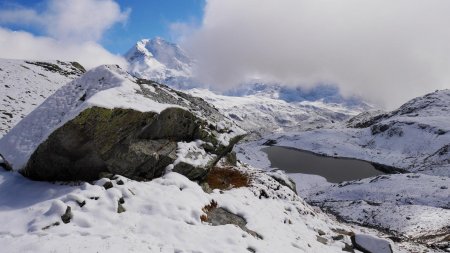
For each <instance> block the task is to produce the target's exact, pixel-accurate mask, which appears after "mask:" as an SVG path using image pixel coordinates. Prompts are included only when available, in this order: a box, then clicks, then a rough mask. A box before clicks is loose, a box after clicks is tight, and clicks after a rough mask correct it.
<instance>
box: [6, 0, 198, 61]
mask: <svg viewBox="0 0 450 253" xmlns="http://www.w3.org/2000/svg"><path fill="white" fill-rule="evenodd" d="M74 1H76V0H74ZM46 2H47V1H45V0H42V1H36V0H0V10H1V9H3V10H5V9H17V8H20V7H26V8H29V9H33V10H36V11H37V12H41V11H43V10H45V8H46ZM116 2H117V3H118V4H119V5H120V7H121V9H122V10H123V11H125V10H127V9H131V12H130V14H129V16H128V19H127V21H126V22H125V23H124V24H121V23H120V24H115V25H114V26H113V27H112V28H111V29H108V30H106V32H105V33H104V35H103V36H102V38H101V40H100V41H99V43H100V44H101V45H102V46H103V47H105V48H106V49H107V50H109V51H110V52H112V53H114V54H123V53H124V52H125V51H127V50H128V49H129V48H130V47H131V46H132V45H133V44H134V43H135V42H136V41H137V40H139V39H142V38H153V37H155V36H160V37H163V38H165V39H167V40H173V39H174V38H173V35H172V34H171V31H170V29H169V27H170V24H172V23H176V22H182V23H189V24H197V23H200V22H201V19H202V15H203V7H204V4H205V3H204V0H116ZM1 26H2V27H4V28H7V29H10V30H24V31H27V32H30V33H32V34H34V35H38V36H42V35H45V31H43V30H42V29H41V28H40V27H37V26H33V25H30V24H13V23H10V24H2V25H1Z"/></svg>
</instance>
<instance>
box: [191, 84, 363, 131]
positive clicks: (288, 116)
mask: <svg viewBox="0 0 450 253" xmlns="http://www.w3.org/2000/svg"><path fill="white" fill-rule="evenodd" d="M186 92H188V93H189V94H191V95H193V96H197V97H201V98H204V99H205V100H206V101H208V102H209V103H211V104H213V105H214V106H215V107H216V108H218V109H219V110H220V111H221V112H222V113H223V114H224V115H227V116H228V117H230V118H232V119H233V120H235V121H236V123H237V124H239V125H240V126H241V127H242V128H244V129H246V130H247V131H249V132H253V133H257V135H258V136H261V135H263V134H267V133H272V132H287V131H302V130H311V129H316V128H323V127H326V128H334V127H336V126H340V122H342V121H344V120H346V119H348V118H349V117H351V116H354V115H356V114H358V113H359V112H360V110H361V108H357V109H351V108H347V107H345V106H343V105H340V104H327V103H323V102H321V101H303V102H291V103H289V102H286V101H284V100H280V99H276V98H271V97H268V96H264V95H246V96H241V97H237V96H224V95H217V94H215V93H213V92H211V91H208V90H203V89H192V90H187V91H186Z"/></svg>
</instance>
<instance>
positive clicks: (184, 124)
mask: <svg viewBox="0 0 450 253" xmlns="http://www.w3.org/2000/svg"><path fill="white" fill-rule="evenodd" d="M200 124H201V123H200V119H198V118H196V117H195V116H194V115H193V114H192V113H190V112H188V111H186V110H183V109H181V108H168V109H166V110H164V111H162V112H161V114H159V115H156V117H155V120H153V122H152V123H151V124H149V125H148V126H146V127H145V128H144V130H143V131H142V133H141V136H140V137H141V138H143V139H150V140H159V139H171V140H174V141H186V142H189V141H192V140H194V137H197V136H198V135H199V133H198V129H199V126H200Z"/></svg>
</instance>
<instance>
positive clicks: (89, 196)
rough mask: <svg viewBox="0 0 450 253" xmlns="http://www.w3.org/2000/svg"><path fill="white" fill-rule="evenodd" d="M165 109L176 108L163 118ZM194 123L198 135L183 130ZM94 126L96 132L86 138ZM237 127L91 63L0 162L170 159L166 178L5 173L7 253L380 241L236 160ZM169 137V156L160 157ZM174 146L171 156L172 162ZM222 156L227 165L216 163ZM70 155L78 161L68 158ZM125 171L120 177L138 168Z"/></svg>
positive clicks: (189, 101) (3, 148)
mask: <svg viewBox="0 0 450 253" xmlns="http://www.w3.org/2000/svg"><path fill="white" fill-rule="evenodd" d="M169 111H170V112H173V114H168V113H165V112H169ZM180 113H181V114H180ZM142 117H143V118H142ZM104 119H106V121H104ZM105 122H106V123H105ZM163 123H166V124H163ZM191 126H192V127H194V128H193V129H192V130H193V131H194V132H195V131H197V132H198V131H200V132H198V134H199V135H193V136H189V137H186V136H181V135H179V134H180V133H179V132H180V131H181V132H183V131H188V128H191ZM180 127H181V128H180ZM202 127H206V128H205V129H202ZM171 129H172V130H173V131H171ZM183 129H184V130H183ZM186 129H187V130H186ZM92 131H94V133H95V134H94V135H89V133H91V132H92ZM189 131H190V130H189ZM136 132H137V133H139V134H138V135H136V136H134V137H133V136H129V133H132V135H133V134H134V133H136ZM122 134H125V137H124V136H123V135H122ZM167 134H170V135H167ZM242 134H243V131H242V130H240V129H239V128H238V127H237V126H236V125H234V123H233V122H232V121H230V120H229V119H228V118H226V117H224V116H222V115H221V114H220V113H218V111H217V110H215V109H214V108H213V107H211V106H210V105H209V104H207V103H206V102H205V101H204V100H202V99H199V98H195V97H192V96H189V95H187V94H185V93H182V92H178V91H175V90H173V89H170V88H169V87H167V86H163V85H160V84H157V83H154V82H151V81H147V80H141V79H136V78H134V77H132V76H130V75H129V74H127V73H126V72H125V71H123V70H121V69H120V68H118V67H117V66H101V67H97V68H95V69H92V70H90V71H88V72H87V73H86V74H84V75H83V76H82V77H80V78H79V79H76V80H74V81H72V82H70V83H68V84H67V85H65V86H63V87H62V88H60V89H59V90H58V91H57V92H55V93H54V94H53V95H52V96H50V97H49V98H48V99H47V100H46V101H45V102H44V103H42V104H41V105H40V106H39V107H38V108H37V109H35V110H34V111H33V112H32V113H30V114H29V115H28V116H27V117H26V118H24V119H23V120H22V121H21V122H20V123H19V124H18V125H16V126H15V127H14V128H13V129H12V130H11V131H10V132H8V134H6V135H5V136H4V137H3V138H2V139H0V153H1V154H2V157H4V158H6V160H8V161H9V162H10V163H11V164H12V166H13V169H14V170H19V169H21V168H23V166H24V164H27V167H26V168H27V169H30V166H31V168H33V166H34V167H36V166H37V165H38V164H37V163H38V162H41V163H42V162H43V163H46V164H51V166H46V167H43V168H42V169H43V170H45V171H53V172H54V171H56V173H60V174H61V173H62V174H64V173H66V174H67V175H66V176H68V178H79V174H78V173H80V171H81V170H80V171H77V170H76V171H75V173H74V172H73V171H68V170H67V169H68V168H69V169H72V168H73V167H71V166H74V165H73V164H77V163H79V164H81V165H82V166H86V165H89V166H91V164H88V163H86V161H95V163H100V162H101V161H100V160H101V159H104V158H105V157H113V158H115V159H116V160H114V162H115V163H107V164H106V165H107V166H108V167H109V166H113V165H114V166H116V165H118V164H119V165H125V166H131V165H132V163H131V162H133V161H135V160H136V159H137V157H143V156H144V157H146V158H148V159H150V160H149V161H154V160H152V159H159V160H158V163H160V162H166V160H169V162H173V164H170V165H168V166H165V171H164V173H162V175H156V176H155V175H152V176H151V177H152V178H153V180H152V181H147V180H145V178H143V179H144V180H142V181H141V180H138V179H139V178H138V179H135V180H133V179H130V178H127V177H124V176H120V175H113V174H114V173H102V176H100V174H99V178H100V179H99V180H88V181H87V182H80V181H77V182H73V181H72V182H66V183H64V184H63V183H58V182H57V183H49V182H35V181H30V180H29V179H27V178H25V177H23V175H21V174H19V173H17V172H15V171H10V172H7V171H0V223H1V224H2V226H1V227H0V242H1V243H2V245H4V246H3V248H2V249H3V250H5V251H7V252H31V251H32V252H52V251H56V252H61V251H74V252H75V251H76V252H78V251H83V252H105V251H108V252H145V251H148V252H279V251H281V252H342V250H347V251H348V250H350V251H354V248H355V247H357V246H356V244H355V243H353V242H352V238H353V239H354V240H353V241H356V242H358V243H360V244H363V245H365V244H367V245H369V246H370V244H373V241H374V240H375V241H380V239H376V238H375V237H372V236H370V237H367V238H369V239H367V238H366V235H365V234H367V233H369V234H372V235H376V233H374V232H373V231H372V232H371V231H367V230H366V231H362V230H360V229H359V228H357V227H349V226H346V225H341V224H339V223H338V222H337V221H334V220H332V219H330V218H329V217H327V216H326V215H324V214H323V213H321V212H320V211H318V210H316V209H314V208H312V207H310V206H309V205H308V204H306V203H305V202H304V201H303V200H302V199H301V198H300V197H298V196H297V195H296V194H295V193H294V192H293V191H292V189H290V188H289V185H290V183H287V182H286V181H283V180H282V179H280V178H278V177H274V176H273V175H271V174H267V173H265V172H263V171H260V170H258V169H255V168H252V167H248V166H244V165H242V164H240V163H236V161H235V160H234V161H233V155H232V153H230V151H231V148H232V145H233V141H234V139H235V137H237V136H239V135H242ZM74 137H79V138H74ZM186 138H191V139H186ZM203 140H205V141H203ZM206 140H207V141H206ZM67 143H68V144H67ZM161 143H164V144H163V146H162V148H161V149H158V151H157V152H160V153H153V151H151V147H152V146H157V147H160V146H159V145H161ZM172 144H173V145H175V146H171V147H172V149H173V150H169V151H167V152H168V154H165V155H166V156H163V155H159V154H163V153H161V152H162V151H161V150H167V149H169V146H170V145H172ZM91 146H94V148H91ZM58 147H61V148H58ZM63 149H65V150H63ZM69 151H72V153H70V152H69ZM45 152H47V153H45ZM83 152H88V153H89V155H88V156H84V153H83ZM117 152H118V153H117ZM67 153H69V154H67ZM172 153H173V154H175V156H176V157H175V158H176V159H174V160H170V159H169V158H171V156H170V155H171V154H172ZM41 154H44V156H43V158H44V160H43V161H42V160H39V157H40V155H41ZM30 155H31V159H30V160H28V159H29V157H30ZM220 155H223V158H222V159H221V160H220V161H217V160H214V158H215V157H220ZM66 156H69V157H71V158H74V160H71V161H69V163H70V164H69V165H67V164H66V163H65V160H64V159H65V157H66ZM86 159H87V160H86ZM99 159H100V160H99ZM130 159H135V160H130ZM52 161H54V162H55V163H53V164H52V163H51V162H52ZM123 161H126V162H125V163H123ZM129 161H130V162H129ZM211 161H213V163H214V167H212V168H211V167H209V169H208V170H205V172H206V175H205V177H202V178H197V180H195V181H193V180H189V178H190V177H191V176H192V174H191V172H192V171H194V170H197V169H198V168H199V167H202V168H207V166H211V164H210V162H211ZM106 162H108V161H106ZM138 162H139V165H138V169H139V171H138V172H139V173H140V174H139V176H143V175H142V172H150V171H151V170H152V169H153V165H152V164H149V163H148V162H145V161H144V162H142V161H138ZM180 164H181V165H183V164H184V165H183V166H182V167H181V170H178V172H179V173H175V172H174V171H177V170H176V169H177V166H178V165H180ZM187 164H190V166H188V165H187ZM119 167H120V166H119ZM178 167H179V166H178ZM74 168H76V167H74ZM127 169H128V170H125V171H123V172H124V173H125V174H126V173H129V170H130V169H131V167H127ZM191 170H192V171H191ZM27 172H28V173H27ZM41 172H42V171H41ZM81 172H82V171H81ZM23 174H24V175H25V176H30V175H31V174H30V173H29V171H26V172H24V173H23ZM131 175H132V176H133V177H134V174H131ZM45 176H46V175H44V177H45ZM47 176H49V177H48V178H51V177H50V176H51V175H47ZM57 178H61V177H57ZM66 178H67V177H66ZM66 178H65V179H66ZM40 179H42V178H40ZM52 181H53V180H52ZM69 181H71V180H69ZM12 192H14V194H11V193H12ZM355 234H356V235H355ZM17 238H20V240H18V239H17ZM355 238H356V239H355ZM364 238H366V240H362V239H364ZM381 241H382V242H383V245H384V247H386V248H387V249H389V248H390V247H391V246H392V247H393V248H394V249H395V250H397V251H398V252H406V251H400V249H399V248H398V247H397V246H396V245H394V244H393V243H392V241H390V240H381ZM356 252H357V251H356ZM386 252H390V250H389V251H386Z"/></svg>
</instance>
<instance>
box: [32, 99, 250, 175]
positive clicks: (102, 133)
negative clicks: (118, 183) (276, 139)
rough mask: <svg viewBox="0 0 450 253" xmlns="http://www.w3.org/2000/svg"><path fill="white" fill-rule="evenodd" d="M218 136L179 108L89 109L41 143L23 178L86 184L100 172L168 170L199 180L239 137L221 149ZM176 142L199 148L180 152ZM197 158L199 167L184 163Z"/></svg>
mask: <svg viewBox="0 0 450 253" xmlns="http://www.w3.org/2000/svg"><path fill="white" fill-rule="evenodd" d="M218 135H219V133H218V132H217V131H216V130H215V128H214V127H212V125H211V124H209V123H208V122H207V121H205V120H203V119H200V118H199V117H197V116H196V115H194V114H193V113H191V112H189V111H187V110H185V109H181V108H176V107H173V108H172V107H171V108H167V109H165V110H163V111H162V112H161V113H160V114H157V113H154V112H139V111H135V110H131V109H119V108H116V109H106V108H101V107H91V108H88V109H86V110H84V111H83V112H81V113H80V114H79V115H78V116H77V117H75V118H74V119H72V120H70V121H68V122H67V123H65V124H64V125H63V126H61V127H60V128H58V129H57V130H55V131H54V132H53V133H52V134H51V135H50V136H49V137H48V138H47V140H46V141H44V142H43V143H41V144H40V145H39V147H38V148H37V149H36V150H35V152H34V153H33V154H32V155H31V157H30V159H29V161H28V163H27V165H26V167H25V169H24V170H23V174H24V175H26V176H27V177H29V178H31V179H34V180H47V181H54V180H58V181H73V180H84V181H86V180H95V179H98V178H99V175H100V174H101V173H105V172H106V173H112V174H119V175H122V176H125V177H128V178H132V179H136V180H151V179H153V178H156V177H159V176H161V175H162V174H163V173H164V171H165V170H166V168H171V169H172V170H173V171H176V172H179V173H181V174H184V175H185V176H187V177H189V178H190V179H199V178H202V177H203V176H205V174H206V172H207V171H208V170H209V169H210V168H211V167H212V166H213V165H214V164H215V163H216V162H217V161H218V160H219V159H220V158H221V157H222V156H224V155H226V154H227V153H228V152H229V151H230V150H231V149H232V146H233V145H234V144H235V143H236V142H237V141H238V140H239V139H240V137H241V136H239V135H236V136H234V137H233V138H231V140H230V141H229V142H228V143H225V144H224V143H223V142H220V141H219V140H218V138H217V136H218ZM198 140H200V141H198ZM179 142H183V143H190V142H193V143H195V144H196V145H199V146H198V147H197V146H195V145H194V146H193V147H195V148H193V149H192V150H191V149H187V150H185V151H180V147H179V144H178V143H179ZM198 156H201V160H203V161H204V162H203V163H202V164H197V163H190V162H189V159H190V158H192V159H194V158H198Z"/></svg>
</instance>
